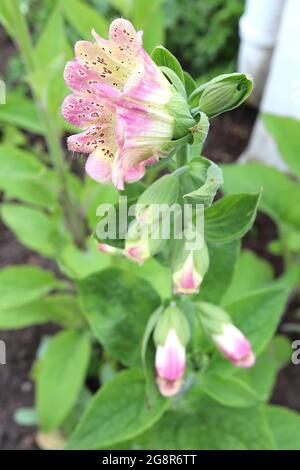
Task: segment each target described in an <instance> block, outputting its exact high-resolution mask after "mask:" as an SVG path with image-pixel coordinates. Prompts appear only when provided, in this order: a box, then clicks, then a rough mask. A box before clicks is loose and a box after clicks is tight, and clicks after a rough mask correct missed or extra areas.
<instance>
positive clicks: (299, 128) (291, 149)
mask: <svg viewBox="0 0 300 470" xmlns="http://www.w3.org/2000/svg"><path fill="white" fill-rule="evenodd" d="M262 119H263V122H264V123H265V125H266V127H267V129H268V130H269V132H270V133H271V134H272V136H273V137H274V139H275V142H276V144H277V147H278V151H279V153H280V155H281V156H282V157H283V159H284V160H285V162H286V163H287V164H288V166H289V167H290V169H291V170H292V171H293V172H294V173H295V175H296V176H298V178H300V161H299V154H300V142H299V134H300V121H298V120H297V119H294V118H292V117H287V116H274V115H271V114H262Z"/></svg>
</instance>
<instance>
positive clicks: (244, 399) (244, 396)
mask: <svg viewBox="0 0 300 470" xmlns="http://www.w3.org/2000/svg"><path fill="white" fill-rule="evenodd" d="M199 383H200V385H201V390H203V391H204V392H205V393H206V394H207V395H209V396H210V397H211V398H213V399H214V400H216V401H217V402H218V403H221V405H224V406H229V407H233V408H248V407H250V406H254V405H257V404H258V403H259V400H260V398H259V395H258V394H257V393H256V392H255V390H254V389H253V388H251V387H250V385H248V384H247V383H245V382H243V381H242V380H239V379H238V378H236V377H232V376H229V377H224V376H222V375H221V374H210V373H206V374H205V373H204V374H203V375H202V376H200V381H199Z"/></svg>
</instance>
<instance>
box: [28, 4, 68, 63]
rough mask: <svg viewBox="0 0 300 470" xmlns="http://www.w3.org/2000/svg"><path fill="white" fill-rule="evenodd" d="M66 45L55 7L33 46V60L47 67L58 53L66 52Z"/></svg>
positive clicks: (61, 23) (59, 14)
mask: <svg viewBox="0 0 300 470" xmlns="http://www.w3.org/2000/svg"><path fill="white" fill-rule="evenodd" d="M68 47H69V46H68V43H67V39H66V36H65V31H64V24H63V19H62V16H61V12H60V8H59V7H55V8H54V9H53V11H52V13H51V15H50V17H49V19H48V22H47V24H46V26H45V28H44V29H43V31H42V33H41V35H40V37H39V38H38V41H37V44H36V46H35V49H34V56H35V61H36V63H37V64H38V65H39V66H40V67H47V66H48V64H49V63H50V62H52V61H53V60H54V59H55V58H56V57H57V56H58V55H60V54H62V53H66V52H68V51H67V49H68Z"/></svg>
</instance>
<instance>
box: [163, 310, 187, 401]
mask: <svg viewBox="0 0 300 470" xmlns="http://www.w3.org/2000/svg"><path fill="white" fill-rule="evenodd" d="M189 339H190V327H189V324H188V321H187V320H186V318H185V316H184V314H183V313H182V312H181V310H179V309H178V308H177V307H176V306H175V305H170V306H169V307H168V308H167V309H166V310H165V311H164V312H163V313H162V314H161V316H160V318H159V320H158V322H157V324H156V326H155V330H154V342H155V344H156V355H155V369H156V374H157V377H156V383H157V386H158V388H159V391H160V393H161V395H163V396H165V397H171V396H173V395H176V394H177V393H178V392H179V390H180V388H181V385H182V384H183V376H184V372H185V367H186V353H185V348H186V345H187V343H188V342H189Z"/></svg>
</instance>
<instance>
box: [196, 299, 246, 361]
mask: <svg viewBox="0 0 300 470" xmlns="http://www.w3.org/2000/svg"><path fill="white" fill-rule="evenodd" d="M197 308H198V313H199V317H200V321H201V324H202V327H203V329H204V330H205V332H206V333H207V334H208V335H209V336H210V337H211V339H212V341H213V342H214V343H215V345H216V346H217V348H218V349H219V351H220V352H221V353H222V354H223V356H224V357H225V358H226V359H228V360H229V361H230V362H231V363H232V364H233V365H234V366H237V367H251V366H253V365H254V363H255V355H254V353H253V351H252V348H251V344H250V342H249V341H248V339H247V338H246V337H245V336H244V334H243V333H242V332H241V331H240V330H239V329H238V328H237V327H236V326H234V325H233V324H232V323H231V320H230V317H229V315H228V314H227V313H226V312H225V311H224V310H223V309H221V308H220V307H217V306H216V305H213V304H209V303H207V302H198V303H197Z"/></svg>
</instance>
